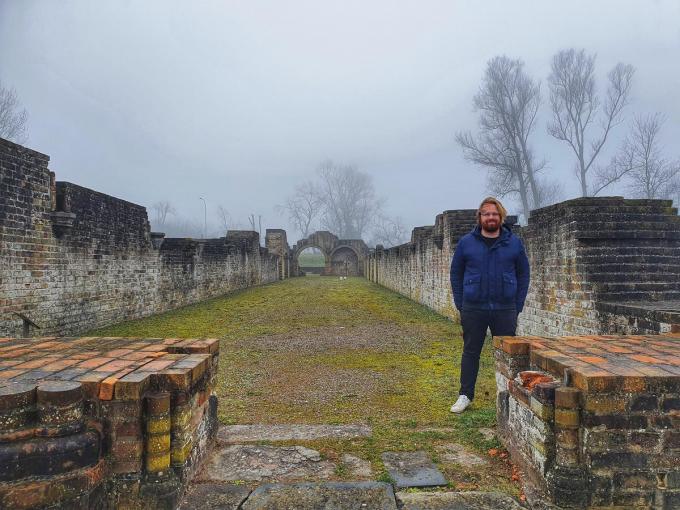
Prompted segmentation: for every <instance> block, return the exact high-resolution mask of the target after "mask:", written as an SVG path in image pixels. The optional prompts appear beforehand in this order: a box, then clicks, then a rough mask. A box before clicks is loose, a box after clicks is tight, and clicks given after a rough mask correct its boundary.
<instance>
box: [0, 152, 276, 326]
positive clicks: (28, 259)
mask: <svg viewBox="0 0 680 510" xmlns="http://www.w3.org/2000/svg"><path fill="white" fill-rule="evenodd" d="M48 162H49V158H48V157H47V156H45V155H44V154H40V153H38V152H35V151H32V150H30V149H27V148H24V147H21V146H19V145H16V144H13V143H11V142H8V141H6V140H2V139H0V336H18V335H20V334H22V333H26V332H28V333H30V334H32V335H38V334H60V335H67V334H74V333H77V332H81V331H84V330H88V329H91V328H95V327H100V326H104V325H106V324H110V323H114V322H119V321H123V320H129V319H133V318H138V317H143V316H146V315H151V314H154V313H158V312H161V311H165V310H168V309H172V308H175V307H179V306H183V305H186V304H189V303H193V302H197V301H200V300H204V299H207V298H210V297H213V296H216V295H219V294H223V293H226V292H229V291H231V290H234V289H238V288H243V287H248V286H251V285H258V284H261V283H267V282H271V281H275V280H277V279H278V278H279V273H280V263H279V257H278V255H272V254H270V253H269V252H268V250H266V249H265V248H261V247H260V242H259V236H258V234H257V233H255V232H240V231H234V232H228V234H227V236H226V238H221V239H207V240H195V239H164V240H163V238H162V236H158V235H152V233H151V232H150V229H149V223H148V219H147V214H146V210H145V209H144V208H143V207H141V206H139V205H136V204H132V203H130V202H126V201H124V200H120V199H117V198H114V197H111V196H108V195H105V194H103V193H98V192H96V191H92V190H89V189H87V188H83V187H81V186H77V185H75V184H71V183H67V182H55V176H54V174H53V173H51V172H50V171H49V169H48ZM28 321H31V322H28ZM31 323H34V324H35V325H37V326H39V327H40V329H37V328H35V327H33V326H30V324H31ZM26 327H28V330H27V331H26V330H25V328H26Z"/></svg>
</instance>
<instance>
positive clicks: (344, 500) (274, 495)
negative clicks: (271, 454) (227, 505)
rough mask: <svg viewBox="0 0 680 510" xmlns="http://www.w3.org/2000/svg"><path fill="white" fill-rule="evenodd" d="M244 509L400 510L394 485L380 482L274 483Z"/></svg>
mask: <svg viewBox="0 0 680 510" xmlns="http://www.w3.org/2000/svg"><path fill="white" fill-rule="evenodd" d="M241 508H242V509H243V510H318V509H328V510H331V509H332V510H396V509H397V503H396V500H395V499H394V492H393V490H392V486H391V485H390V484H387V483H379V482H353V483H337V482H336V483H320V484H315V483H298V484H270V485H262V486H261V487H258V488H257V489H256V490H255V491H253V493H252V494H251V495H250V497H249V498H248V499H247V500H246V502H245V503H243V506H242V507H241Z"/></svg>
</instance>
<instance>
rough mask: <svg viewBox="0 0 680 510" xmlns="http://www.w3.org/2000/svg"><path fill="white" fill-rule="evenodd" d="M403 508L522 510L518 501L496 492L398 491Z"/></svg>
mask: <svg viewBox="0 0 680 510" xmlns="http://www.w3.org/2000/svg"><path fill="white" fill-rule="evenodd" d="M397 499H398V500H399V504H400V508H401V509H402V510H520V509H521V508H522V506H520V504H519V503H517V501H515V500H514V499H512V498H511V497H510V496H506V495H505V494H499V493H495V492H413V493H407V492H397Z"/></svg>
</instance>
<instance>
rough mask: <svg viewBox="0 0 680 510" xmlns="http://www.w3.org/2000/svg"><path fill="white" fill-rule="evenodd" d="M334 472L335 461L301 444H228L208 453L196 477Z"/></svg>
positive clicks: (310, 476)
mask: <svg viewBox="0 0 680 510" xmlns="http://www.w3.org/2000/svg"><path fill="white" fill-rule="evenodd" d="M334 473H335V464H334V463H332V462H330V461H327V460H322V459H321V455H320V454H319V452H317V451H316V450H311V449H309V448H305V447H303V446H279V447H275V446H256V445H231V446H227V447H224V448H216V449H215V450H214V451H213V452H211V453H210V456H209V457H208V459H206V462H205V465H204V467H203V469H202V470H201V472H200V473H199V474H198V478H197V480H198V481H214V482H230V481H236V480H243V481H261V480H268V481H292V480H301V479H303V480H328V479H329V478H331V477H332V476H333V474H334Z"/></svg>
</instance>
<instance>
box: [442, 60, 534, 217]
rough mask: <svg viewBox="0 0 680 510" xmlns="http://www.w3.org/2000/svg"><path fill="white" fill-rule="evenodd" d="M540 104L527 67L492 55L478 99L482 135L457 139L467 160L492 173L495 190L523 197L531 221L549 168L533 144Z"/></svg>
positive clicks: (463, 135) (467, 134)
mask: <svg viewBox="0 0 680 510" xmlns="http://www.w3.org/2000/svg"><path fill="white" fill-rule="evenodd" d="M540 105H541V89H540V85H539V83H538V82H534V80H532V79H531V78H530V77H529V76H528V75H527V74H526V73H525V72H524V63H523V62H522V61H521V60H512V59H510V58H508V57H506V56H498V57H494V58H493V59H491V60H490V61H489V62H488V63H487V67H486V71H485V73H484V77H483V78H482V85H481V87H480V89H479V92H478V93H477V94H476V95H475V97H474V110H475V111H476V112H478V113H479V132H478V133H477V135H476V136H473V135H472V133H471V132H469V131H467V132H460V133H458V134H457V135H456V141H457V142H458V144H459V145H460V146H461V147H462V148H463V152H464V156H465V158H466V159H467V160H468V161H471V162H472V163H475V164H476V165H479V166H482V167H485V168H487V169H489V175H488V182H489V187H490V189H491V191H492V192H494V193H495V194H497V195H499V196H501V197H505V196H514V197H517V198H519V201H520V203H521V207H522V211H523V213H524V216H525V217H527V218H528V217H529V211H530V209H531V206H532V204H539V203H540V197H539V190H538V186H537V182H536V176H537V174H538V173H539V172H540V171H541V170H542V169H543V168H544V167H545V162H544V161H538V162H537V161H536V160H535V156H534V154H533V151H532V149H531V144H530V137H531V134H532V132H533V130H534V127H535V122H536V115H537V113H538V109H539V107H540Z"/></svg>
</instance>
